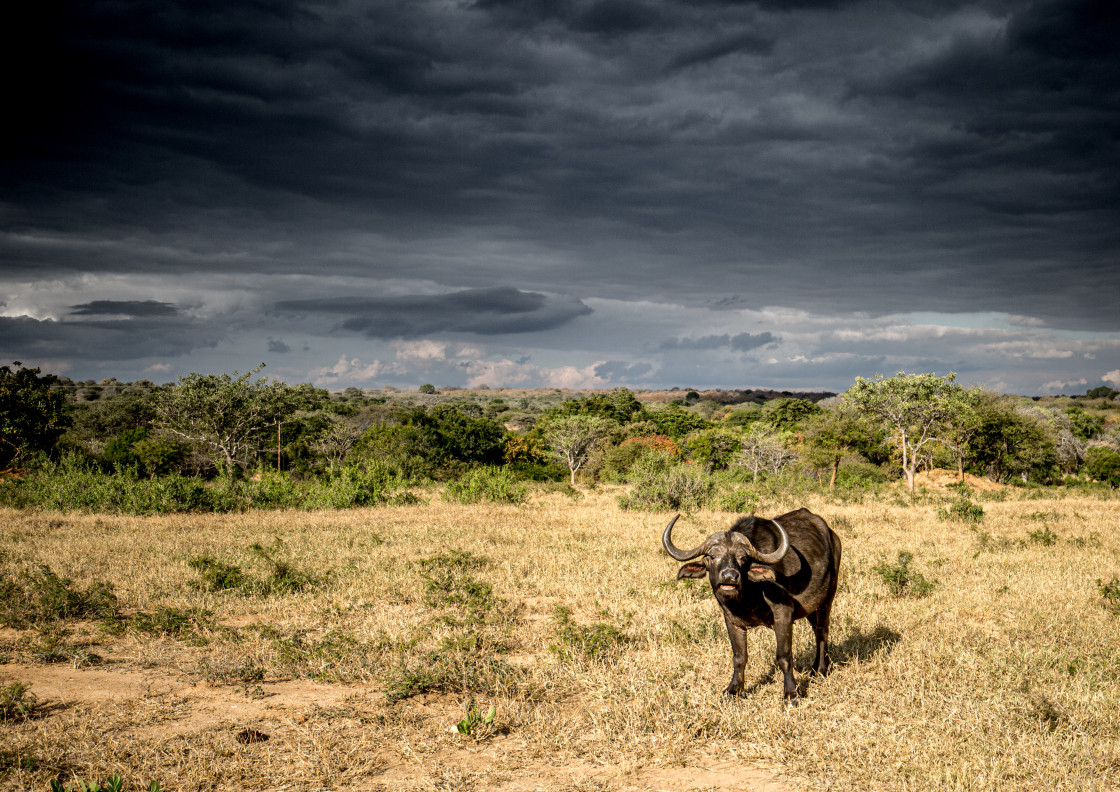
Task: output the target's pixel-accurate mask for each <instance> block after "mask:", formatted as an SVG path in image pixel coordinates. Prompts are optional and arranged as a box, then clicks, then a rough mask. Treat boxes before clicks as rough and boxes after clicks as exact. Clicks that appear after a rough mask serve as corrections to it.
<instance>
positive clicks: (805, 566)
mask: <svg viewBox="0 0 1120 792" xmlns="http://www.w3.org/2000/svg"><path fill="white" fill-rule="evenodd" d="M679 517H680V515H679V514H678V515H677V516H676V517H674V518H673V519H672V520H670V522H669V525H668V527H667V528H666V529H665V532H664V533H663V534H662V535H661V544H662V545H663V546H664V548H665V552H667V553H668V554H669V555H671V556H672V557H673V558H675V559H676V560H677V561H692V559H696V558H699V559H701V560H700V561H692V563H687V564H685V565H684V566H682V567H681V568H680V571H679V572H677V580H681V579H683V578H696V579H699V578H703V577H704V576H705V575H707V576H708V580H709V582H711V584H712V593H713V594H714V595H715V598H716V601H717V602H718V603H719V605H720V608H721V609H722V610H723V620H724V623H725V624H726V625H727V637H728V638H730V639H731V654H732V661H731V663H732V669H731V684H729V685H728V686H727V690H725V691H724V694H725V695H727V696H734V695H736V694H738V692H739V691H740V690H742V688H743V667H744V666H745V665H746V662H747V629H748V628H750V627H757V626H759V625H763V624H764V625H766V626H767V627H770V628H772V629H773V630H774V636H775V638H776V639H777V644H778V651H777V657H778V668H780V669H781V670H782V675H783V676H784V678H785V698H786V699H792V700H794V703H796V699H797V686H796V685H795V684H794V682H793V663H792V643H793V622H794V621H795V620H797V619H801V618H807V619H808V620H809V623H810V624H811V625H813V632H814V633H816V638H817V648H816V654H815V656H814V659H813V671H814V673H817V674H820V675H822V676H823V675H824V674H827V673H828V667H829V659H828V617H829V612H830V611H831V610H832V600H833V598H834V597H835V596H836V578H837V573H838V572H839V570H840V537H839V536H837V535H836V533H835V532H834V531H833V530H832V529H831V528H829V527H828V524H827V523H826V522H825V521H824V520H822V519H821V518H820V517H818V516H817V515H815V514H813V513H812V512H811V511H809V510H807V509H798V510H797V511H793V512H790V513H789V514H782V515H779V516H778V517H775V518H774V519H772V520H767V519H763V518H760V517H743V518H741V519H739V520H738V521H737V522H736V523H735V524H734V525H732V526H731V529H730V530H727V531H719V532H717V533H714V534H712V535H711V536H709V537H708V538H707V539H705V540H704V541H703V542H701V543H700V544H699V545H698V546H697V547H695V548H693V549H692V550H681V549H680V548H678V547H676V546H675V545H674V544H673V525H674V524H675V523H676V522H677V518H679Z"/></svg>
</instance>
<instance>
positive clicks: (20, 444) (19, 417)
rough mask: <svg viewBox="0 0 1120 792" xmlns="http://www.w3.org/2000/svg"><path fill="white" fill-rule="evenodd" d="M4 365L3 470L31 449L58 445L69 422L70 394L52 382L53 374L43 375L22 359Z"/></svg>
mask: <svg viewBox="0 0 1120 792" xmlns="http://www.w3.org/2000/svg"><path fill="white" fill-rule="evenodd" d="M12 365H14V366H15V368H14V369H13V368H12V367H11V366H0V470H4V469H7V468H11V467H14V466H16V465H18V464H20V462H22V461H23V459H24V457H25V456H26V455H27V454H28V453H31V452H35V451H47V450H50V449H51V448H53V447H54V444H55V441H56V440H58V437H59V435H61V434H62V432H63V431H64V430H65V429H66V427H67V426H68V425H69V419H68V418H67V416H66V396H65V395H64V394H63V392H62V391H61V390H57V389H55V388H53V387H52V386H53V385H55V384H56V383H57V381H58V380H57V378H56V377H55V376H54V375H53V374H46V375H44V376H42V377H40V376H39V369H37V368H23V364H22V363H20V362H19V361H18V360H17V361H15V362H14V363H13V364H12Z"/></svg>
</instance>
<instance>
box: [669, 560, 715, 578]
mask: <svg viewBox="0 0 1120 792" xmlns="http://www.w3.org/2000/svg"><path fill="white" fill-rule="evenodd" d="M707 576H708V569H707V567H705V566H704V565H703V564H698V563H695V562H693V563H691V564H685V565H684V566H682V567H681V568H680V569H679V570H678V571H677V580H684V579H685V578H692V579H693V580H702V579H703V578H706V577H707Z"/></svg>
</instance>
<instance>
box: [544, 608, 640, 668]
mask: <svg viewBox="0 0 1120 792" xmlns="http://www.w3.org/2000/svg"><path fill="white" fill-rule="evenodd" d="M552 620H553V623H554V624H555V628H556V638H557V641H558V642H557V643H555V644H553V645H552V646H550V647H549V649H550V650H551V651H552V652H553V653H555V654H557V655H558V656H560V657H562V658H564V659H568V660H570V659H573V658H574V657H576V656H583V657H587V658H590V659H592V660H602V659H605V658H607V657H609V656H610V655H612V654H616V653H617V651H618V649H619V647H621V646H622V645H623V644H625V643H626V642H627V636H626V633H625V631H624V630H622V629H619V628H618V627H616V626H615V625H613V624H610V623H608V622H595V623H594V624H589V625H587V626H583V625H580V624H576V623H575V622H574V621H572V611H571V608H568V607H567V606H564V605H556V606H555V607H554V608H553V610H552Z"/></svg>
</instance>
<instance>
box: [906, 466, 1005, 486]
mask: <svg viewBox="0 0 1120 792" xmlns="http://www.w3.org/2000/svg"><path fill="white" fill-rule="evenodd" d="M960 482H961V477H960V474H958V473H957V471H955V470H945V469H944V468H934V469H933V470H928V471H922V472H921V473H918V474H917V475H916V476H914V486H915V487H925V488H926V489H930V490H947V489H948V488H949V487H950V486H952V485H954V484H959V483H960ZM964 483H965V484H967V485H968V486H969V487H970V488H972V489H973V490H976V491H978V492H979V491H993V490H1002V489H1006V487H1005V485H1003V484H1000V483H999V482H996V481H991V480H989V479H986V478H980V477H979V476H973V475H972V474H970V473H965V474H964ZM904 486H905V485H904Z"/></svg>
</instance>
